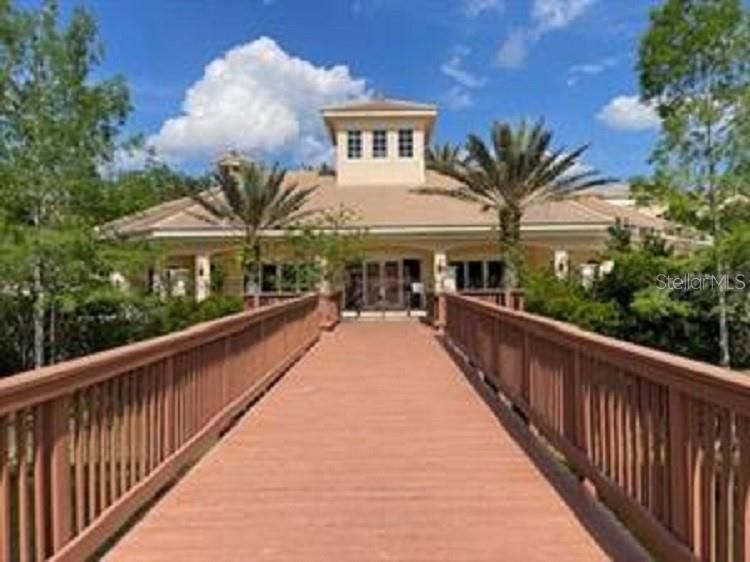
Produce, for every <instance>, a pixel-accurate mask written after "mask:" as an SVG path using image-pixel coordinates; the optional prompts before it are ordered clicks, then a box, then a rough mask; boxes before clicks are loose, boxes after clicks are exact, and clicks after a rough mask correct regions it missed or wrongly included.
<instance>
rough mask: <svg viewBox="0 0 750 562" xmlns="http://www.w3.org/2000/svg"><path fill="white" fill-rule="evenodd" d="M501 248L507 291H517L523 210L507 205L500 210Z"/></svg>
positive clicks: (520, 262)
mask: <svg viewBox="0 0 750 562" xmlns="http://www.w3.org/2000/svg"><path fill="white" fill-rule="evenodd" d="M499 220H500V246H501V247H502V250H503V252H504V254H505V280H504V285H505V288H506V289H517V288H518V287H519V285H520V274H521V265H522V256H521V208H520V207H519V206H517V205H506V206H505V207H503V208H502V209H501V210H500V216H499Z"/></svg>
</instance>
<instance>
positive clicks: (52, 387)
mask: <svg viewBox="0 0 750 562" xmlns="http://www.w3.org/2000/svg"><path fill="white" fill-rule="evenodd" d="M317 306H318V301H317V298H316V297H315V296H306V297H301V298H298V299H295V300H293V301H289V302H285V303H280V304H276V305H272V306H269V307H266V308H263V309H261V310H257V311H251V312H244V313H241V314H237V315H234V316H231V317H227V318H223V319H219V320H216V321H213V322H208V323H205V324H200V325H198V326H195V327H193V328H190V329H187V330H185V331H183V332H179V333H175V334H171V335H168V336H165V337H161V338H157V339H153V340H149V341H144V342H140V343H136V344H134V345H129V346H125V347H122V348H118V349H113V350H110V351H105V352H103V353H98V354H95V355H91V356H88V357H83V358H81V359H77V360H74V361H69V362H66V363H61V364H59V365H54V366H51V367H47V368H44V369H39V370H36V371H32V372H28V373H24V374H20V375H16V376H13V377H9V378H7V379H4V380H2V381H0V562H8V561H11V560H13V561H15V560H20V561H22V562H26V561H31V560H36V561H40V560H44V559H46V558H49V557H52V556H55V557H56V559H59V560H72V561H79V560H84V559H86V558H87V557H88V556H90V555H91V554H92V553H95V552H96V551H97V549H99V548H100V547H101V546H102V545H103V544H104V543H105V542H106V541H107V540H109V539H110V538H111V537H112V535H113V534H115V533H116V532H117V530H118V529H119V528H120V527H122V526H123V524H125V523H126V522H127V521H128V520H129V519H130V518H131V517H132V516H133V515H134V514H135V513H136V512H137V511H138V509H140V508H141V507H142V506H144V505H145V504H147V503H148V502H149V501H151V500H152V499H153V498H154V497H155V496H156V495H157V493H158V492H159V490H160V489H161V488H163V487H164V486H165V485H167V484H168V483H169V482H170V481H171V480H173V479H174V478H175V477H176V476H177V475H178V474H179V473H180V471H181V470H184V468H185V467H186V466H188V465H189V464H190V463H191V462H193V461H194V460H195V459H196V458H197V457H198V456H200V454H201V453H202V452H204V451H205V449H206V447H208V446H209V445H210V444H211V443H212V442H213V441H215V440H216V439H218V437H219V435H220V433H221V432H222V431H224V430H225V429H226V428H227V427H228V426H229V425H230V424H231V422H232V421H233V419H234V418H236V416H237V415H239V414H240V413H241V412H242V410H243V409H244V408H246V407H247V405H248V404H249V403H250V402H251V401H252V400H254V399H255V398H256V397H257V396H259V395H260V394H261V393H262V392H263V391H264V390H265V389H266V388H267V387H268V386H269V385H270V384H271V383H272V382H273V381H274V380H275V379H276V378H277V377H278V376H279V375H280V374H281V373H282V372H283V371H284V370H285V369H286V368H287V367H288V366H289V365H290V364H291V362H293V361H294V360H295V359H296V358H298V357H299V356H301V355H302V354H303V353H304V351H305V350H306V349H307V348H308V347H309V346H310V345H312V343H313V342H314V341H315V340H316V338H317V337H318V333H319V328H318V317H317Z"/></svg>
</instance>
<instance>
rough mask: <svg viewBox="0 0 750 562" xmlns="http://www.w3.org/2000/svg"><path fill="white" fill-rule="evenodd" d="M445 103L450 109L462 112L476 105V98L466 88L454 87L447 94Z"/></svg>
mask: <svg viewBox="0 0 750 562" xmlns="http://www.w3.org/2000/svg"><path fill="white" fill-rule="evenodd" d="M444 102H445V105H446V106H447V107H448V108H449V109H453V110H460V109H466V108H467V107H471V106H472V105H474V98H472V96H471V93H470V92H469V91H468V90H467V89H466V88H462V87H461V86H453V87H452V88H451V89H450V90H448V92H447V93H446V94H445V96H444Z"/></svg>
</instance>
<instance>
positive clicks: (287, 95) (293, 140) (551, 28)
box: [63, 0, 657, 178]
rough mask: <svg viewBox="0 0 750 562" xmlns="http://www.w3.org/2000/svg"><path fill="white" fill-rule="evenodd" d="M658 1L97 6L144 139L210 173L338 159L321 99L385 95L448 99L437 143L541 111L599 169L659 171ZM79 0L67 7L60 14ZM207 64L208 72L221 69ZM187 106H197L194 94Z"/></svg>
mask: <svg viewBox="0 0 750 562" xmlns="http://www.w3.org/2000/svg"><path fill="white" fill-rule="evenodd" d="M654 3H655V2H654V1H646V0H606V1H605V0H527V1H523V0H325V1H322V0H320V1H317V2H313V1H310V0H221V1H212V0H127V1H125V2H116V1H113V0H88V2H86V3H85V5H86V6H88V7H90V8H91V9H92V10H93V11H94V12H95V14H96V15H97V18H98V20H99V23H100V28H101V34H102V37H103V40H104V42H105V44H106V60H105V63H104V66H103V68H102V69H101V70H100V71H99V72H98V73H97V74H100V75H108V74H111V73H120V74H123V75H124V76H125V77H126V78H127V79H128V81H129V83H130V85H131V88H132V93H133V101H134V111H133V114H132V117H131V119H130V121H129V124H128V129H129V130H130V131H132V132H142V133H144V134H145V135H147V136H148V137H149V140H150V142H151V143H153V145H154V146H156V147H157V148H158V149H159V150H160V151H161V152H162V153H163V154H164V155H165V157H166V158H168V159H170V160H172V161H174V162H175V163H177V164H178V165H180V166H183V167H185V168H188V169H202V168H205V167H206V166H207V165H208V164H209V163H210V162H211V161H212V159H213V158H215V157H216V156H217V155H218V154H219V153H220V152H221V151H222V150H225V149H227V148H237V149H240V150H243V151H245V152H249V153H251V154H252V155H254V156H256V157H258V158H264V159H268V160H273V159H279V160H281V161H282V162H285V163H293V162H295V161H299V160H308V161H309V160H317V159H321V158H325V157H326V156H327V155H328V152H327V145H326V142H327V140H326V138H325V136H324V134H323V131H322V128H321V127H320V123H319V119H318V113H317V109H318V107H317V106H318V105H320V104H321V103H332V102H335V101H339V100H343V99H348V98H351V97H357V96H362V95H368V94H372V93H380V94H384V95H387V96H389V97H397V98H407V99H414V100H419V101H431V102H435V103H437V104H439V106H440V117H439V122H438V128H437V131H436V134H437V139H438V140H441V141H445V140H450V141H454V142H457V141H460V140H462V139H463V138H464V137H465V135H466V133H468V132H479V133H484V132H485V131H486V130H487V128H488V126H489V124H490V123H491V122H492V120H494V119H512V120H515V119H519V118H521V117H523V116H529V117H539V116H543V117H545V119H546V120H547V122H548V124H549V125H551V126H552V127H553V129H554V131H555V135H556V139H557V142H558V144H560V145H566V146H575V145H578V144H581V143H591V149H590V151H589V153H588V156H587V159H586V160H587V163H589V164H592V165H594V166H596V167H598V168H600V169H601V170H602V171H603V172H605V173H607V174H612V175H616V176H619V177H622V178H626V177H628V176H630V175H632V174H635V173H642V172H645V171H647V169H648V165H647V162H646V161H647V158H648V154H649V151H650V149H651V146H652V145H653V142H654V139H655V135H656V131H657V129H656V125H657V122H656V120H655V119H654V115H653V113H652V111H651V110H650V109H649V108H647V107H644V106H642V105H641V104H639V103H638V101H637V98H636V97H635V96H636V95H637V92H638V89H637V76H636V74H635V71H634V64H635V58H634V57H635V50H636V48H637V43H638V38H639V36H640V34H641V33H642V32H643V30H644V29H645V26H646V23H647V18H648V11H649V8H650V7H651V6H652V5H654ZM71 5H73V2H72V0H67V1H66V0H63V6H64V7H66V8H67V7H69V6H71ZM209 65H210V66H209ZM191 88H192V94H191V96H190V97H188V98H186V96H187V93H188V91H191Z"/></svg>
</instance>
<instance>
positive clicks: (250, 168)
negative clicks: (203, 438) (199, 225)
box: [191, 161, 315, 295]
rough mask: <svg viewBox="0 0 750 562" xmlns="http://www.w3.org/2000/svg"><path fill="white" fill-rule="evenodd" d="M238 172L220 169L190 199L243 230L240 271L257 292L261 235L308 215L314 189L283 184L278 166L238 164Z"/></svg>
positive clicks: (260, 261)
mask: <svg viewBox="0 0 750 562" xmlns="http://www.w3.org/2000/svg"><path fill="white" fill-rule="evenodd" d="M238 166H239V167H238V169H236V170H233V169H231V168H230V167H220V168H219V170H218V171H217V172H216V174H215V175H214V177H213V187H212V188H211V189H209V190H202V189H201V190H199V191H193V192H192V193H191V195H192V197H193V198H194V199H195V200H196V201H197V202H198V203H200V204H201V205H202V206H203V207H205V208H206V209H207V210H208V211H209V212H210V213H212V214H213V215H214V216H216V217H219V218H221V219H224V220H227V221H230V222H232V223H234V224H236V225H237V226H239V227H240V228H242V231H243V244H242V269H243V271H245V272H247V274H248V278H249V279H251V280H252V283H253V285H254V287H255V293H256V295H257V294H258V293H259V292H260V285H261V267H262V265H263V256H262V250H263V246H262V244H261V236H262V235H263V233H268V232H270V231H273V230H281V229H284V228H286V227H290V226H292V225H293V224H295V223H296V222H298V221H299V220H300V219H302V218H303V217H305V216H306V215H308V214H309V211H306V210H305V209H304V206H305V204H306V203H307V202H308V200H309V198H310V195H311V194H312V192H313V191H314V189H315V187H307V188H300V187H298V186H297V184H295V183H289V182H287V181H286V170H283V169H280V168H279V167H277V166H274V167H273V168H267V167H265V166H264V165H262V164H257V163H254V162H245V161H241V162H240V163H239V165H238Z"/></svg>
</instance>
